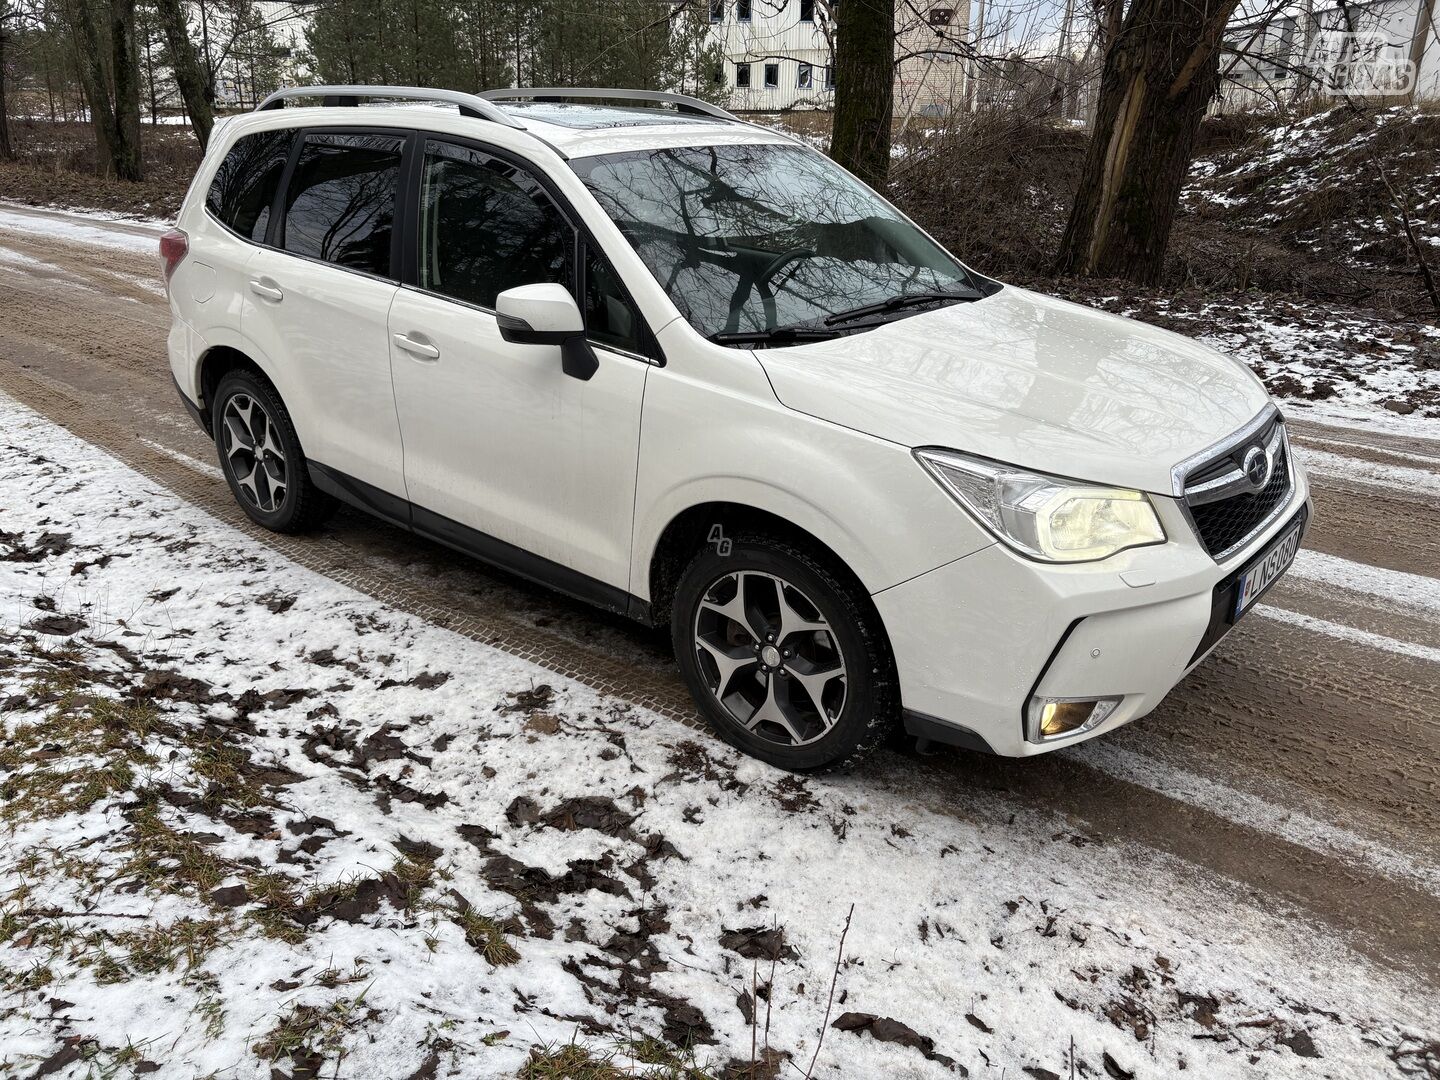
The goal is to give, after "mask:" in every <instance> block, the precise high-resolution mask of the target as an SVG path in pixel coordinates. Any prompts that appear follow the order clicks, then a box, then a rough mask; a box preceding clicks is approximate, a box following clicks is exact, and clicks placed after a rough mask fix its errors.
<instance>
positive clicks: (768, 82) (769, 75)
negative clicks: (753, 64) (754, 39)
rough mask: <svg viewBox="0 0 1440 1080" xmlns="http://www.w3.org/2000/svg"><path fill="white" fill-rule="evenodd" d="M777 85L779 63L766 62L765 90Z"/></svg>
mask: <svg viewBox="0 0 1440 1080" xmlns="http://www.w3.org/2000/svg"><path fill="white" fill-rule="evenodd" d="M779 85H780V65H779V64H766V65H765V89H767V90H773V89H774V88H775V87H777V86H779Z"/></svg>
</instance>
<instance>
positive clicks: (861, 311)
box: [825, 289, 984, 326]
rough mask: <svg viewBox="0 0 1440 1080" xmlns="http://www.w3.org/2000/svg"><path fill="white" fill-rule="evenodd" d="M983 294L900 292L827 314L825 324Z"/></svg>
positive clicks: (967, 292) (980, 296) (968, 291)
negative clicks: (873, 302)
mask: <svg viewBox="0 0 1440 1080" xmlns="http://www.w3.org/2000/svg"><path fill="white" fill-rule="evenodd" d="M983 295H984V294H983V293H978V292H974V291H972V290H966V291H965V292H946V291H942V290H938V289H937V290H934V291H931V292H915V293H900V294H899V295H898V296H892V297H890V299H888V300H881V301H880V302H879V303H876V304H865V305H864V306H863V307H857V308H851V309H850V310H849V311H837V312H836V313H835V314H834V315H827V316H826V317H825V325H826V326H834V325H836V324H837V323H843V322H849V321H850V320H851V319H863V318H864V317H865V316H867V315H883V314H885V313H887V312H891V311H899V310H900V309H901V308H907V307H919V306H920V305H921V304H935V303H940V302H941V301H944V300H954V301H956V302H957V303H958V302H959V301H962V300H979V299H981V298H982V296H983Z"/></svg>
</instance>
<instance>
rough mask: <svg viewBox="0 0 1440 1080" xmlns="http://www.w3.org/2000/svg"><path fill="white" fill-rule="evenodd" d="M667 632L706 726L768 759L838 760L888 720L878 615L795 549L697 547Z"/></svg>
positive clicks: (801, 766)
mask: <svg viewBox="0 0 1440 1080" xmlns="http://www.w3.org/2000/svg"><path fill="white" fill-rule="evenodd" d="M671 633H672V636H673V639H674V644H675V655H676V657H677V659H678V660H679V663H680V670H681V673H682V674H683V675H684V677H685V681H686V682H687V684H688V685H689V687H690V691H691V693H692V694H693V695H694V696H695V700H696V702H697V703H698V704H699V706H700V709H701V711H702V712H703V713H704V715H705V717H706V719H707V720H708V721H709V722H710V724H711V725H712V726H713V727H714V729H715V731H716V732H717V733H718V734H719V735H720V736H721V737H722V738H723V739H725V740H726V741H727V742H729V743H731V744H733V745H734V746H737V747H739V748H740V749H741V750H744V751H745V752H746V753H748V754H751V755H753V756H755V757H757V758H760V759H761V760H763V761H768V762H770V763H771V764H772V765H777V766H779V767H781V768H785V769H794V770H809V769H822V768H827V767H832V766H837V765H844V764H848V763H850V762H852V761H855V760H856V759H858V758H859V757H860V756H861V755H862V754H864V753H865V752H867V751H868V750H870V749H873V748H874V747H875V746H877V745H878V744H879V743H880V742H882V741H883V740H884V739H885V737H886V735H887V734H888V733H889V731H890V730H891V729H892V727H893V726H894V722H895V715H896V712H897V711H898V690H897V680H896V678H895V668H894V662H893V660H892V659H891V656H890V650H889V646H888V644H887V643H886V640H885V636H884V633H883V631H882V629H881V627H880V620H879V616H878V615H877V614H876V613H875V610H874V607H873V606H872V605H871V604H870V602H869V599H868V597H866V596H865V594H864V591H863V590H861V589H858V588H856V587H855V586H853V585H852V584H850V583H849V582H848V581H847V580H845V579H844V577H843V576H842V575H841V574H840V573H838V572H837V571H836V569H835V568H834V567H833V566H832V565H831V564H830V563H829V561H828V560H826V559H823V558H820V557H818V556H817V555H815V554H814V553H812V552H810V551H808V550H806V549H805V548H803V547H801V546H798V545H793V544H790V543H788V542H785V541H780V540H774V539H770V538H767V537H762V536H755V537H744V538H740V539H737V540H735V541H734V542H733V545H732V547H731V548H730V550H729V554H726V555H722V554H720V553H719V552H718V551H717V550H715V549H713V548H709V547H707V548H706V549H705V550H704V551H702V552H701V553H700V554H698V555H697V556H696V557H695V558H694V560H693V561H692V562H691V563H690V565H689V566H688V567H687V568H686V569H685V571H684V572H683V574H682V575H681V578H680V582H679V584H678V586H677V588H676V594H675V602H674V607H673V612H672V620H671Z"/></svg>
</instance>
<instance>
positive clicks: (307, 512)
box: [211, 369, 336, 533]
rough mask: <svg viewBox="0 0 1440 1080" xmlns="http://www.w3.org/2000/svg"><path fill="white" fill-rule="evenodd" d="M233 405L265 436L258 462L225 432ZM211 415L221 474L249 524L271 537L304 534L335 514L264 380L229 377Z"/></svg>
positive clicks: (245, 373) (237, 375) (239, 373)
mask: <svg viewBox="0 0 1440 1080" xmlns="http://www.w3.org/2000/svg"><path fill="white" fill-rule="evenodd" d="M247 403H249V404H248V407H245V406H246V404H247ZM232 406H233V407H234V411H235V414H236V415H235V417H234V418H236V419H238V418H239V417H240V415H242V413H243V415H248V416H249V417H250V419H251V422H252V423H253V424H254V427H255V431H256V432H257V433H263V434H261V435H260V438H261V439H262V445H261V446H260V447H259V456H258V457H257V454H256V453H255V452H253V451H247V450H246V449H245V447H244V445H243V438H241V439H239V440H237V439H236V437H235V435H233V434H232V433H231V432H230V431H227V423H226V421H227V417H229V416H231V412H232ZM242 407H243V408H242ZM211 416H212V423H213V431H212V435H213V436H214V438H215V450H216V453H217V454H218V455H219V458H220V471H221V472H223V473H224V474H225V482H226V483H227V484H229V485H230V491H231V494H233V495H234V496H235V501H236V502H238V503H239V504H240V508H241V509H242V510H244V511H245V513H246V514H247V515H248V516H249V517H250V520H251V521H254V522H255V523H256V524H257V525H263V526H264V527H265V528H267V529H270V530H272V531H274V532H279V533H302V532H307V531H309V530H311V529H313V528H315V527H316V526H318V525H319V524H320V523H321V522H323V521H324V520H325V519H326V518H327V517H329V516H330V515H331V514H332V513H333V512H334V510H335V505H336V504H335V500H334V499H333V498H331V497H330V496H329V495H326V494H325V493H324V492H323V491H320V490H319V489H318V488H316V487H315V485H314V484H313V483H312V482H311V480H310V472H309V470H308V468H307V467H306V464H305V452H304V450H303V449H302V448H301V446H300V437H299V436H298V435H296V434H295V425H294V423H293V422H292V421H291V420H290V413H289V412H288V411H287V410H286V408H285V403H284V402H283V401H281V400H280V395H279V394H277V393H276V392H275V388H274V387H273V386H271V385H270V383H269V381H268V380H266V379H264V378H263V377H261V376H259V375H256V374H255V373H254V372H251V371H246V370H243V369H242V370H239V371H232V372H230V373H229V374H227V375H226V376H225V377H224V378H222V379H221V380H220V385H219V386H218V387H217V388H216V391H215V403H214V406H213V411H212V413H211ZM242 426H243V425H242ZM246 432H247V433H249V430H248V428H247V429H246ZM252 437H253V436H252ZM271 447H273V448H277V449H278V451H279V453H278V455H277V454H276V453H275V450H274V449H270V448H271ZM232 451H233V452H232ZM277 458H278V459H279V460H278V461H277ZM252 467H253V468H252ZM242 470H244V473H243V475H242V472H241V471H242ZM281 480H283V483H281V482H280V481H281ZM267 495H268V496H269V497H268V498H267V497H266V496H267Z"/></svg>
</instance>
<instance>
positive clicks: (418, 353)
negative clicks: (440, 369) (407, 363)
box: [395, 334, 440, 360]
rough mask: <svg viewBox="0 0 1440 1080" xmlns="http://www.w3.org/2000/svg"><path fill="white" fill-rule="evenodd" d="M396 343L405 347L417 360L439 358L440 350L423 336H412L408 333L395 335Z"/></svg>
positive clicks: (397, 345) (398, 346)
mask: <svg viewBox="0 0 1440 1080" xmlns="http://www.w3.org/2000/svg"><path fill="white" fill-rule="evenodd" d="M395 345H396V347H397V348H400V349H403V350H404V351H405V352H407V353H409V354H410V355H411V356H413V357H415V358H416V359H417V360H439V359H440V350H439V349H437V348H436V347H435V346H434V345H431V344H430V342H428V341H425V340H424V339H422V338H414V337H410V336H408V335H406V334H396V335H395Z"/></svg>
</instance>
